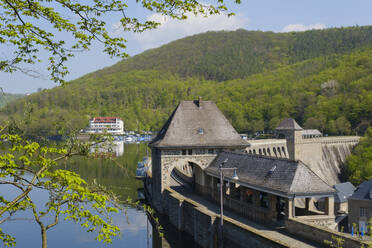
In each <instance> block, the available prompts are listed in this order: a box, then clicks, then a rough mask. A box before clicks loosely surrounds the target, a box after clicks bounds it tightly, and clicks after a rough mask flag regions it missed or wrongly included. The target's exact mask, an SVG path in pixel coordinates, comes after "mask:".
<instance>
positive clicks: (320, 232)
mask: <svg viewBox="0 0 372 248" xmlns="http://www.w3.org/2000/svg"><path fill="white" fill-rule="evenodd" d="M285 226H286V229H287V230H288V231H289V232H290V233H292V234H293V235H295V236H299V237H303V238H307V239H310V240H314V241H316V242H318V243H319V244H324V246H323V247H328V246H327V245H325V243H324V241H335V240H334V239H335V238H341V239H342V240H343V241H344V243H343V247H347V248H360V247H363V246H364V247H369V246H368V242H367V241H362V240H359V239H358V238H354V237H352V236H350V235H348V234H346V233H341V232H337V231H333V230H331V229H329V228H326V227H321V226H318V225H315V224H311V223H309V222H308V221H305V220H300V219H298V218H292V219H288V220H285ZM362 245H363V246H362Z"/></svg>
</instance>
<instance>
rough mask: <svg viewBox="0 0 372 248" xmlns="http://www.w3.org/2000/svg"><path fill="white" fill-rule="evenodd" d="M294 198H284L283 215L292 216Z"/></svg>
mask: <svg viewBox="0 0 372 248" xmlns="http://www.w3.org/2000/svg"><path fill="white" fill-rule="evenodd" d="M294 214H295V213H294V200H293V199H286V200H285V215H286V216H287V218H293V217H294Z"/></svg>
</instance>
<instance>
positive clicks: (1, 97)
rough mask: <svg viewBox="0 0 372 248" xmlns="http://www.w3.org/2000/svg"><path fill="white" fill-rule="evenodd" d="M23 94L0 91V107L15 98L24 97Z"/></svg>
mask: <svg viewBox="0 0 372 248" xmlns="http://www.w3.org/2000/svg"><path fill="white" fill-rule="evenodd" d="M24 96H25V95H23V94H10V93H4V92H0V108H2V107H4V106H5V105H6V104H7V103H9V102H11V101H13V100H16V99H18V98H21V97H24Z"/></svg>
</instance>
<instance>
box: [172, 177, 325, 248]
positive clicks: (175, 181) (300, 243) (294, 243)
mask: <svg viewBox="0 0 372 248" xmlns="http://www.w3.org/2000/svg"><path fill="white" fill-rule="evenodd" d="M170 188H171V189H173V190H174V191H176V192H177V193H179V194H180V195H182V196H183V197H185V198H189V199H191V200H193V201H194V202H195V203H197V204H198V205H199V206H198V207H202V208H205V210H207V211H210V212H211V213H213V214H216V215H219V214H220V208H219V206H218V205H217V204H215V203H213V202H211V201H209V200H206V199H205V198H203V197H202V196H200V195H197V194H196V193H194V192H193V190H192V187H191V185H189V184H188V183H186V182H185V181H184V180H183V179H182V178H181V177H180V176H179V175H177V173H176V172H175V170H173V171H172V173H171V180H170ZM224 216H226V217H229V218H231V219H234V220H235V221H238V222H241V223H243V224H245V225H248V226H250V227H251V228H252V229H253V230H254V232H256V233H257V234H261V235H262V236H270V237H271V238H272V239H276V240H279V241H281V242H282V243H285V244H286V245H287V246H288V247H293V248H316V247H320V246H322V245H320V244H318V243H314V242H311V241H308V240H304V239H303V238H298V237H295V236H294V235H292V234H290V233H288V232H287V231H286V229H285V227H284V226H283V225H279V224H278V225H273V226H264V225H260V224H257V223H256V222H253V221H250V220H248V219H247V218H244V217H242V216H240V215H238V214H236V213H234V212H232V211H229V210H225V209H224ZM323 246H324V245H323Z"/></svg>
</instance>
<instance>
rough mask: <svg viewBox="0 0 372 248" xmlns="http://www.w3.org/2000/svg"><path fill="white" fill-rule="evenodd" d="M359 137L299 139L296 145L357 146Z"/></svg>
mask: <svg viewBox="0 0 372 248" xmlns="http://www.w3.org/2000/svg"><path fill="white" fill-rule="evenodd" d="M359 140H360V137H359V136H335V137H317V138H311V139H298V140H296V144H312V143H321V144H350V143H353V144H357V143H359Z"/></svg>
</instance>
